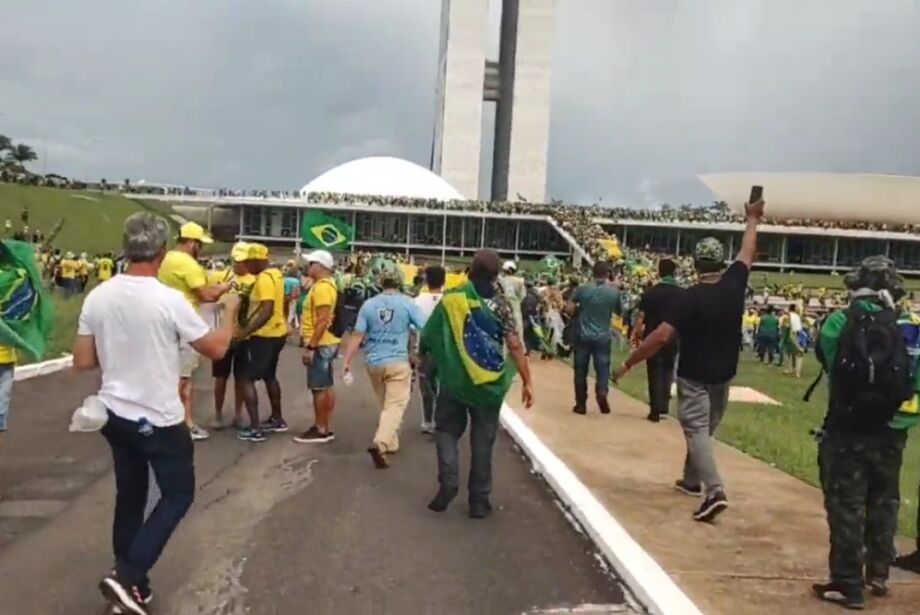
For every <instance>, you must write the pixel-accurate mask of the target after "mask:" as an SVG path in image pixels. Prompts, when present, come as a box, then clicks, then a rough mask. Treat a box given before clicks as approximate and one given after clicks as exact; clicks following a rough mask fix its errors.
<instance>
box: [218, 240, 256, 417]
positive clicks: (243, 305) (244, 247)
mask: <svg viewBox="0 0 920 615" xmlns="http://www.w3.org/2000/svg"><path fill="white" fill-rule="evenodd" d="M247 258H249V244H246V243H243V242H240V243H237V244H236V245H234V246H233V250H232V251H231V252H230V260H231V261H232V263H233V265H232V268H231V269H227V270H225V271H218V270H215V271H211V272H209V275H208V280H209V282H210V283H211V284H223V283H229V284H231V285H232V287H233V288H232V290H231V291H230V292H232V293H233V294H235V295H237V296H239V298H240V309H239V312H238V315H237V328H238V329H239V327H240V326H241V325H242V324H243V323H244V322H245V318H246V315H247V314H249V294H250V292H251V291H252V284H253V282H255V276H254V275H252V274H250V273H249V270H248V268H247V265H246V259H247ZM216 318H219V315H218V316H216ZM215 324H217V321H215ZM234 337H235V338H236V337H238V333H234ZM238 350H239V346H238V345H234V346H231V347H230V350H228V351H227V354H226V355H224V358H223V359H220V360H218V361H213V362H212V363H211V375H212V376H213V377H214V414H215V417H216V419H217V424H218V425H220V426H223V421H224V416H223V415H224V400H225V399H226V396H227V382H228V381H229V379H230V376H231V375H233V373H234V371H236V370H239V368H240V362H239V361H237V360H236V355H237V351H238ZM240 382H241V379H240V378H238V377H236V376H234V378H233V393H234V395H233V397H234V399H233V407H234V412H233V422H232V423H231V425H232V426H233V427H236V428H240V427H242V416H243V391H242V390H241V389H240Z"/></svg>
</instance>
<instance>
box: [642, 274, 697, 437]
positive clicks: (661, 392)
mask: <svg viewBox="0 0 920 615" xmlns="http://www.w3.org/2000/svg"><path fill="white" fill-rule="evenodd" d="M676 271H677V265H676V264H675V263H674V261H672V260H671V259H669V258H663V259H661V260H660V261H658V278H659V282H658V284H655V285H654V286H652V287H651V288H649V289H648V290H647V291H645V292H644V293H643V294H642V298H641V299H640V300H639V311H640V312H641V314H640V316H639V320H638V322H637V323H636V326H635V328H634V330H633V339H634V341H637V342H638V341H639V340H641V339H644V338H646V337H648V336H649V335H650V334H651V333H652V331H654V330H655V329H657V328H658V325H660V324H661V323H662V322H664V321H665V320H667V317H666V314H668V313H669V312H670V311H671V310H672V309H673V308H674V306H675V305H676V304H677V303H678V302H679V301H680V296H681V295H682V294H683V292H684V290H683V289H682V288H681V287H680V286H678V285H677V281H676V280H675V279H674V273H675V272H676ZM637 345H638V344H637ZM676 359H677V340H674V341H673V342H671V343H670V344H668V345H667V346H665V347H664V348H662V349H661V350H660V351H659V352H658V354H656V355H655V356H654V357H652V358H650V359H649V360H648V405H649V414H648V420H650V421H652V422H653V423H657V422H659V421H660V420H661V415H662V414H667V413H668V406H669V405H670V402H671V384H672V383H673V382H674V362H675V361H676Z"/></svg>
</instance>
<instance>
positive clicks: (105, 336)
mask: <svg viewBox="0 0 920 615" xmlns="http://www.w3.org/2000/svg"><path fill="white" fill-rule="evenodd" d="M168 233H169V227H168V226H167V224H166V222H165V221H164V220H163V219H162V218H158V217H156V216H154V215H153V214H149V213H140V214H135V215H133V216H131V217H130V218H128V220H127V221H126V222H125V231H124V243H123V249H124V254H125V258H126V259H127V260H128V261H129V263H130V264H129V265H128V267H127V269H126V270H125V273H124V275H118V276H115V277H114V278H112V279H111V280H109V281H108V282H106V283H105V284H100V285H99V286H97V287H96V288H95V289H93V291H92V292H91V293H90V294H89V295H88V296H87V298H86V301H85V302H84V303H83V309H82V311H81V313H80V320H79V326H78V329H77V338H76V341H75V342H74V348H73V363H74V367H75V368H76V369H95V368H97V367H98V368H100V369H101V371H102V387H101V388H100V389H99V393H98V396H99V399H100V400H101V401H102V403H103V404H105V406H106V407H107V408H108V412H109V418H108V421H107V423H106V424H105V427H103V428H102V435H103V436H104V437H105V439H106V440H107V441H108V443H109V446H110V447H111V449H112V458H113V460H114V466H115V489H116V497H115V519H114V528H113V532H112V536H113V548H114V551H115V563H116V564H115V571H114V572H112V573H111V574H110V575H108V576H106V577H105V578H103V579H102V581H101V582H100V584H99V587H100V589H101V590H102V593H103V594H104V595H105V597H106V598H107V599H108V600H109V601H110V602H111V603H112V604H113V605H114V606H115V607H117V608H118V609H120V610H121V612H123V613H136V614H138V615H146V613H147V612H148V611H147V603H148V602H149V601H150V597H151V596H152V594H151V592H150V585H149V580H148V577H147V574H148V572H149V570H150V569H151V568H152V567H153V565H154V563H156V560H157V559H158V558H159V556H160V553H161V552H162V550H163V548H164V547H165V546H166V543H167V541H168V540H169V537H170V536H171V535H172V533H173V531H174V530H175V529H176V527H177V526H178V525H179V522H180V521H181V520H182V518H183V517H184V516H185V514H186V512H187V511H188V509H189V507H190V506H191V504H192V500H193V499H194V494H195V466H194V460H193V450H194V449H193V446H192V439H191V436H190V433H189V427H188V426H187V424H186V422H185V408H184V407H183V404H182V400H181V399H180V397H179V391H178V389H177V388H176V382H178V380H179V372H180V366H181V361H180V345H183V344H190V345H191V347H192V348H194V349H195V350H196V351H197V352H199V353H201V354H202V355H204V356H206V357H208V358H210V359H220V358H221V357H222V356H223V355H224V354H225V353H226V352H227V349H228V348H229V346H230V340H231V339H232V337H233V323H234V321H235V320H236V318H235V316H236V311H237V310H238V308H239V299H238V298H237V297H236V296H234V295H225V296H224V298H222V299H221V305H222V306H223V309H225V310H226V312H227V317H226V318H224V319H223V324H222V325H221V326H220V328H218V329H216V330H214V331H212V330H210V328H209V327H208V325H207V324H206V323H205V322H204V321H203V320H202V319H201V317H200V316H199V315H198V313H197V312H196V311H195V309H194V308H193V307H192V305H191V303H189V302H188V300H186V299H185V297H183V295H182V293H180V292H179V291H177V290H173V289H171V288H169V287H168V286H165V285H164V284H161V283H160V282H159V281H158V280H157V272H158V271H159V268H160V263H162V261H163V257H164V256H165V254H166V241H167V238H168ZM148 466H149V467H152V468H153V472H154V475H155V477H156V481H157V486H158V487H159V490H160V493H161V498H160V501H159V503H158V504H157V506H156V508H155V509H154V510H153V512H152V513H151V514H150V516H149V517H148V518H147V519H146V521H145V520H144V509H145V506H146V504H147V489H148V485H149V476H148Z"/></svg>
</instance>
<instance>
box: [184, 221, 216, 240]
mask: <svg viewBox="0 0 920 615" xmlns="http://www.w3.org/2000/svg"><path fill="white" fill-rule="evenodd" d="M179 239H192V240H194V241H200V242H201V243H213V242H214V240H213V239H211V237H210V235H208V234H207V233H205V232H204V228H202V226H201V225H200V224H197V223H195V222H186V223H185V224H183V225H182V227H181V228H180V229H179Z"/></svg>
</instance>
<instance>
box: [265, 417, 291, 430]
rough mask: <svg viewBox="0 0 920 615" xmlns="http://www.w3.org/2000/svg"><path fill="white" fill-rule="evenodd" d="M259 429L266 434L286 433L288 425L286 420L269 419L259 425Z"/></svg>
mask: <svg viewBox="0 0 920 615" xmlns="http://www.w3.org/2000/svg"><path fill="white" fill-rule="evenodd" d="M259 429H260V430H262V431H264V432H266V433H285V432H287V430H288V424H287V421H285V420H284V419H268V420H267V421H263V422H262V424H261V425H259Z"/></svg>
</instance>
